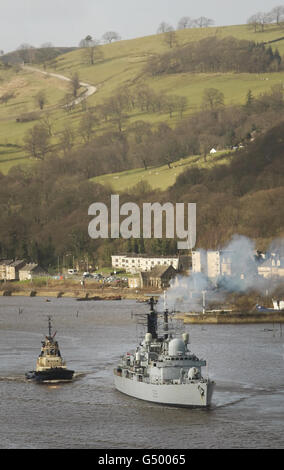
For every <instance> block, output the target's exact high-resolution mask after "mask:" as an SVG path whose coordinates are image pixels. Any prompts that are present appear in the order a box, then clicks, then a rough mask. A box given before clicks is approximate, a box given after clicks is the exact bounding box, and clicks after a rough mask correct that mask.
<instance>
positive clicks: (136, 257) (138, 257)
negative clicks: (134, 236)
mask: <svg viewBox="0 0 284 470" xmlns="http://www.w3.org/2000/svg"><path fill="white" fill-rule="evenodd" d="M111 264H112V267H113V268H114V269H125V270H126V271H128V272H130V273H133V274H134V273H139V272H142V271H150V270H151V269H152V268H154V267H155V266H173V268H175V269H176V270H177V271H179V270H181V269H182V265H181V261H180V258H179V256H149V255H144V254H118V255H112V257H111Z"/></svg>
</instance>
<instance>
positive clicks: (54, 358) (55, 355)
mask: <svg viewBox="0 0 284 470" xmlns="http://www.w3.org/2000/svg"><path fill="white" fill-rule="evenodd" d="M55 335H56V332H55V333H54V334H52V326H51V318H50V317H48V336H46V337H45V340H44V341H42V343H41V344H42V346H41V352H40V355H39V356H38V358H37V361H36V369H35V371H30V372H27V373H26V378H27V379H32V380H36V381H37V382H50V381H69V380H71V379H72V377H73V374H74V371H73V370H69V369H67V367H66V363H65V361H64V360H63V358H62V357H61V353H60V350H59V346H58V342H57V341H55V340H54V337H55Z"/></svg>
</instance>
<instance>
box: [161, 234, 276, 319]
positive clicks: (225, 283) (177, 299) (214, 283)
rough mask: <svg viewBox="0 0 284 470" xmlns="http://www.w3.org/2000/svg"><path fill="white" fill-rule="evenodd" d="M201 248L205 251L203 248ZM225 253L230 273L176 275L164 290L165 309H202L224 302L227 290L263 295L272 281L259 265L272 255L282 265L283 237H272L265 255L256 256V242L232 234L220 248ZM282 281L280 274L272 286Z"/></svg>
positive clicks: (199, 310)
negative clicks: (228, 258)
mask: <svg viewBox="0 0 284 470" xmlns="http://www.w3.org/2000/svg"><path fill="white" fill-rule="evenodd" d="M198 251H202V252H203V253H204V254H205V253H206V251H205V250H198ZM220 251H222V252H227V253H228V256H229V257H230V261H231V274H230V275H223V276H219V277H217V278H214V279H213V278H209V277H207V275H206V274H204V273H202V272H200V273H192V274H190V275H189V276H177V277H176V278H175V279H173V280H172V281H171V283H170V288H169V289H168V290H167V293H166V297H167V308H168V309H169V310H170V311H172V310H175V311H187V312H190V311H192V312H202V310H203V308H204V306H206V307H208V304H210V303H214V304H219V305H220V307H222V306H224V305H222V304H223V303H224V302H225V299H226V296H227V294H228V292H247V291H250V290H254V291H257V292H259V293H260V294H262V293H263V292H265V290H266V289H267V288H268V287H269V288H271V280H270V279H269V280H267V279H265V278H263V277H262V276H259V274H258V267H259V266H260V265H261V264H262V263H263V262H266V261H267V259H269V258H270V257H271V256H275V257H276V258H277V259H280V262H281V266H282V267H284V239H283V238H282V239H277V240H274V241H273V242H272V243H271V245H270V247H269V249H268V250H267V252H266V258H263V257H262V256H261V255H259V254H258V253H257V251H256V248H255V242H254V241H253V240H251V239H249V238H247V237H245V236H241V235H234V236H233V238H232V239H231V241H230V242H229V243H228V244H227V245H225V246H224V247H222V248H221V249H220ZM279 284H283V277H282V278H281V277H280V278H279V280H277V279H276V280H275V281H274V284H273V285H274V287H277V285H279ZM163 306H164V298H163V296H161V297H160V299H159V302H158V309H159V310H162V309H163Z"/></svg>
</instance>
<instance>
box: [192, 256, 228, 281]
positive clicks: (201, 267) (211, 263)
mask: <svg viewBox="0 0 284 470" xmlns="http://www.w3.org/2000/svg"><path fill="white" fill-rule="evenodd" d="M192 272H193V273H203V274H205V276H207V277H209V278H211V279H214V278H217V277H218V276H225V275H226V276H231V275H232V252H231V251H213V250H208V251H205V250H198V251H193V252H192Z"/></svg>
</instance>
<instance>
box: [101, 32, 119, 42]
mask: <svg viewBox="0 0 284 470" xmlns="http://www.w3.org/2000/svg"><path fill="white" fill-rule="evenodd" d="M102 39H103V41H104V42H106V43H109V44H110V43H111V42H112V41H120V39H121V37H120V35H119V34H118V33H116V32H115V31H107V32H106V33H105V34H103V36H102Z"/></svg>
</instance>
